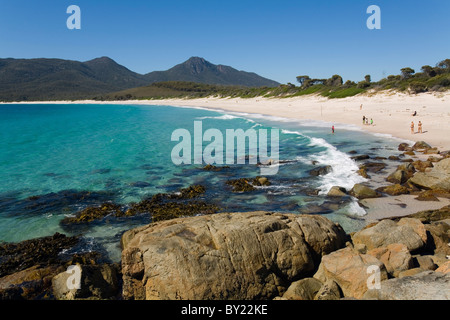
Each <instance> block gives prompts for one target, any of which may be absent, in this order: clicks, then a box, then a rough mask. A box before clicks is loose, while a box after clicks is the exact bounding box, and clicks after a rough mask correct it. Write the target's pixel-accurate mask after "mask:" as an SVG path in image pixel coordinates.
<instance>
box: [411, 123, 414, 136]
mask: <svg viewBox="0 0 450 320" xmlns="http://www.w3.org/2000/svg"><path fill="white" fill-rule="evenodd" d="M411 134H414V121H411Z"/></svg>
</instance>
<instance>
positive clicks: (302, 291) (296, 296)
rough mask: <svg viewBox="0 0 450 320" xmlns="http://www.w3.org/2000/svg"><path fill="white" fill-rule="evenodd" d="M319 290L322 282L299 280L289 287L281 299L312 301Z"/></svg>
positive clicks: (313, 279) (310, 279) (306, 279)
mask: <svg viewBox="0 0 450 320" xmlns="http://www.w3.org/2000/svg"><path fill="white" fill-rule="evenodd" d="M321 288H322V282H320V281H319V280H317V279H315V278H305V279H301V280H298V281H295V282H293V283H292V284H291V285H290V286H289V288H288V289H287V291H286V292H285V293H284V295H283V298H285V299H287V300H313V299H314V297H315V296H316V294H317V293H318V292H319V290H320V289H321Z"/></svg>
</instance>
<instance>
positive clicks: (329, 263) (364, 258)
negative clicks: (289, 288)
mask: <svg viewBox="0 0 450 320" xmlns="http://www.w3.org/2000/svg"><path fill="white" fill-rule="evenodd" d="M371 266H375V267H377V268H378V269H379V270H381V271H380V278H381V280H386V279H387V278H388V275H387V272H386V268H385V267H384V264H383V263H382V262H381V261H380V260H378V259H377V258H375V257H374V256H372V255H369V254H362V253H360V252H358V251H356V250H354V249H353V248H351V247H346V248H344V249H340V250H337V251H335V252H332V253H330V254H328V255H326V256H324V257H323V258H322V263H321V264H320V266H319V269H318V271H317V273H316V274H315V275H314V278H316V279H318V280H320V281H321V282H323V283H325V282H326V281H329V280H333V281H334V282H336V283H337V284H338V286H339V287H340V288H341V290H342V292H343V294H344V295H345V296H346V297H354V298H357V299H360V298H362V296H363V294H364V293H365V292H366V291H367V289H368V287H367V279H368V270H369V267H371Z"/></svg>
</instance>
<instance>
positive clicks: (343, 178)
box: [309, 137, 367, 194]
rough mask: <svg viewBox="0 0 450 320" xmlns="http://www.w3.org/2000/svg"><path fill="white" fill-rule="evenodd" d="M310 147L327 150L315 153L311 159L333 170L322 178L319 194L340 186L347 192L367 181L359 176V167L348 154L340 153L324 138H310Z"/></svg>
mask: <svg viewBox="0 0 450 320" xmlns="http://www.w3.org/2000/svg"><path fill="white" fill-rule="evenodd" d="M310 141H311V142H310V144H309V146H318V147H324V148H325V150H324V151H321V152H318V153H314V154H312V155H310V156H309V159H310V160H312V161H315V162H316V163H317V165H319V166H325V165H328V166H331V168H332V170H331V172H330V173H328V174H327V175H325V176H322V177H320V178H321V186H320V187H319V189H320V192H319V194H327V193H328V191H330V189H331V188H332V187H333V186H340V187H343V188H345V189H347V190H349V189H351V188H353V186H354V185H355V184H356V183H361V182H364V181H367V180H366V179H365V178H363V177H362V176H360V175H359V174H357V173H356V172H357V171H358V170H359V168H358V165H357V164H356V162H355V161H353V160H352V159H351V158H350V157H349V156H348V155H347V154H345V153H344V152H342V151H339V150H338V149H337V148H336V147H335V146H333V145H331V144H329V143H328V142H327V141H326V140H324V139H322V138H313V137H311V138H310Z"/></svg>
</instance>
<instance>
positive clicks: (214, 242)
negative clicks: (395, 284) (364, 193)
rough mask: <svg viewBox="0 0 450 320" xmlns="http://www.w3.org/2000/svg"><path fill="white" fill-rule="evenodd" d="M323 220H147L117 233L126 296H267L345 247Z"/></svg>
mask: <svg viewBox="0 0 450 320" xmlns="http://www.w3.org/2000/svg"><path fill="white" fill-rule="evenodd" d="M346 238H347V236H346V234H345V232H344V231H343V229H342V228H341V227H340V226H339V225H338V224H335V223H333V222H331V221H330V220H328V219H327V218H325V217H322V216H313V215H294V214H280V213H269V212H247V213H220V214H213V215H205V216H196V217H189V218H178V219H173V220H168V221H161V222H157V223H152V224H150V225H147V226H143V227H139V228H136V229H132V230H130V231H127V232H125V233H124V235H123V236H122V247H123V251H122V273H123V296H124V298H125V299H164V300H169V299H182V300H183V299H199V300H203V299H268V298H274V297H276V296H281V295H282V294H283V293H284V292H285V291H286V289H287V288H288V286H289V285H290V283H292V282H294V281H297V280H299V279H301V278H304V277H306V276H308V275H310V274H312V273H313V272H314V271H315V270H316V269H317V266H318V265H319V262H320V259H321V257H322V256H323V255H325V254H328V253H330V252H332V251H334V250H337V249H339V248H341V247H343V246H344V245H345V242H346Z"/></svg>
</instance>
